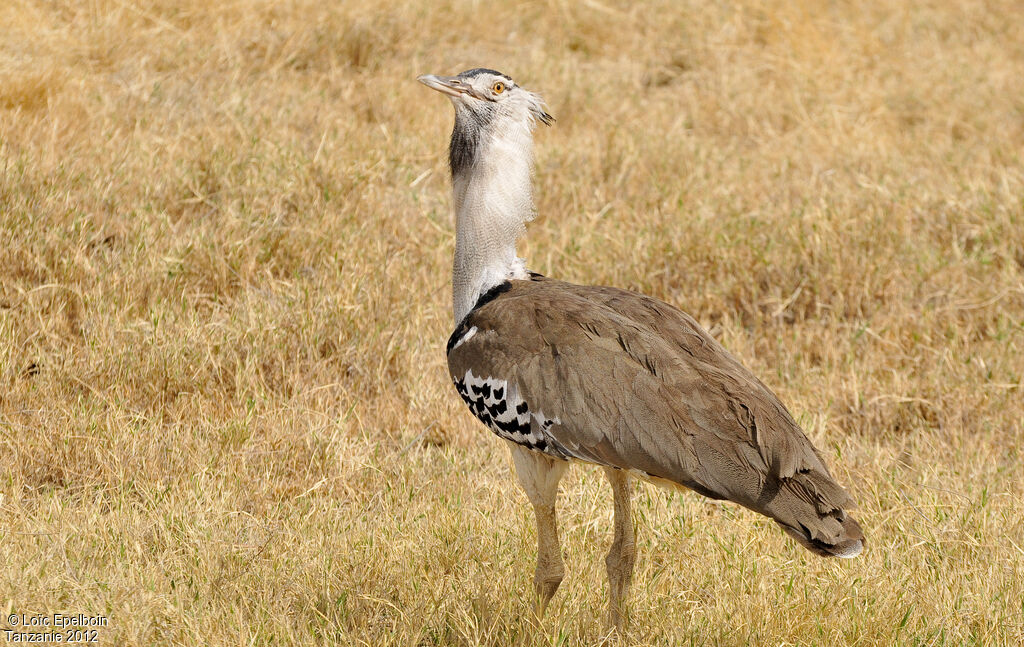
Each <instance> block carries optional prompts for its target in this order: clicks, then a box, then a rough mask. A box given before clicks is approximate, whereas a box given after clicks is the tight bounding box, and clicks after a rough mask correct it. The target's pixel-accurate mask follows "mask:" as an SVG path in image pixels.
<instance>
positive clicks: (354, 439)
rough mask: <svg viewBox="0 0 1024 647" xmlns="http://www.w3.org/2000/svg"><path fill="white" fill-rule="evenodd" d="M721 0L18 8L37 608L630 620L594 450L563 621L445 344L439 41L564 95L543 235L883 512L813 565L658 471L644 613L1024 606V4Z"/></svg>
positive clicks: (7, 143)
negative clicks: (718, 351) (731, 382)
mask: <svg viewBox="0 0 1024 647" xmlns="http://www.w3.org/2000/svg"><path fill="white" fill-rule="evenodd" d="M709 4H710V3H702V2H692V3H689V4H680V3H675V2H668V1H667V0H661V2H652V3H648V4H646V5H644V6H633V5H631V4H630V3H625V2H623V3H621V4H620V5H619V6H613V5H612V4H611V3H607V2H606V3H603V4H602V3H601V2H594V1H590V2H585V3H583V4H579V5H577V4H575V3H569V2H559V1H554V0H552V1H550V2H547V3H543V2H520V3H503V4H501V5H494V6H492V5H491V4H489V3H477V2H469V1H465V0H463V1H455V2H450V3H448V4H446V5H444V6H439V7H431V8H428V7H427V5H426V3H424V4H422V5H420V4H418V3H411V2H408V3H399V2H385V3H379V2H369V1H368V0H361V1H359V0H356V1H353V2H342V3H321V2H318V1H315V0H293V1H292V2H286V3H275V2H271V1H270V0H262V1H261V0H237V1H234V2H222V3H208V2H205V1H200V0H140V1H134V0H92V1H91V2H58V1H53V0H13V1H8V2H3V3H0V25H4V27H3V28H2V30H0V31H2V32H3V33H2V36H0V465H2V470H3V471H2V475H3V479H2V481H0V518H2V520H3V522H2V525H0V560H2V563H3V564H4V565H5V568H4V572H3V574H2V575H0V602H3V603H4V604H5V605H6V607H5V609H6V611H7V612H12V611H13V612H18V613H25V614H34V613H47V612H52V611H56V610H62V611H67V612H82V613H100V614H105V615H108V616H109V617H110V626H109V627H108V628H107V629H105V630H103V631H102V632H101V634H100V639H101V642H103V643H104V644H117V645H199V644H207V645H229V644H230V645H242V644H246V645H249V644H254V645H260V644H271V643H273V644H278V645H309V644H331V645H333V644H338V645H349V644H366V645H392V644H394V645H423V644H445V645H447V644H489V645H534V644H552V645H554V644H558V645H571V644H581V643H582V644H587V643H593V642H595V641H597V640H598V639H599V638H600V636H601V631H602V626H601V618H600V615H599V613H597V612H596V611H595V609H598V608H600V607H601V606H602V605H603V604H604V600H605V579H604V569H603V560H602V557H603V554H604V552H605V550H606V547H607V545H608V544H609V541H610V537H609V533H610V517H611V506H610V495H609V493H608V489H607V485H606V484H605V483H604V482H603V479H602V475H601V474H600V473H599V472H598V471H596V470H593V469H586V468H576V469H574V470H573V472H572V476H570V477H569V478H568V479H566V481H565V484H564V487H563V499H562V505H561V509H562V517H563V519H564V529H565V533H564V535H565V537H564V545H565V550H566V561H567V566H568V571H569V575H568V577H567V579H566V582H565V583H564V584H563V588H562V589H561V591H560V592H559V594H558V596H557V597H556V598H555V601H554V603H553V606H552V609H551V612H550V614H549V616H548V617H547V618H546V620H545V621H544V624H543V626H542V627H541V628H540V629H539V630H538V629H535V628H533V627H531V625H530V624H529V622H527V620H526V618H527V617H528V613H529V611H528V609H529V603H530V596H529V592H530V578H531V576H532V569H533V555H534V550H533V532H534V530H533V519H532V513H531V511H530V509H529V506H528V505H527V504H526V502H525V498H524V496H523V495H522V494H521V493H520V492H519V490H518V488H517V486H516V485H515V481H514V479H513V477H512V475H511V473H510V461H509V460H508V457H507V454H506V452H505V449H504V447H502V446H501V444H500V443H499V442H498V441H497V440H496V439H495V438H493V437H491V436H490V435H489V434H487V433H485V432H483V431H482V430H481V429H480V427H479V426H478V425H477V424H476V423H475V422H474V421H473V420H472V419H471V416H470V415H469V414H468V413H467V412H466V411H465V410H464V408H463V406H462V404H461V403H460V402H459V401H458V399H457V398H456V397H455V394H454V391H453V390H452V389H451V387H450V385H449V384H448V381H447V378H446V373H445V369H444V364H443V362H444V358H443V352H442V348H443V343H444V340H445V338H446V337H447V334H448V330H449V328H450V321H449V316H450V315H449V299H450V288H449V286H448V284H447V282H448V268H449V263H450V260H449V259H450V254H451V251H452V226H451V218H450V200H449V194H448V183H447V174H446V170H445V166H444V160H445V157H444V147H445V145H446V141H447V133H448V129H449V127H450V123H451V114H450V113H451V109H450V107H449V106H448V105H447V102H446V101H444V100H443V99H442V98H441V97H439V96H436V95H435V94H433V93H430V92H429V91H428V90H426V89H425V88H423V87H422V86H420V85H418V84H417V83H415V82H414V80H413V79H414V78H415V76H416V75H417V74H419V73H424V72H437V73H453V72H455V71H458V70H460V69H463V68H466V67H470V66H476V65H486V66H489V67H495V68H498V69H501V70H503V71H506V72H508V73H510V74H512V75H513V76H515V77H516V78H517V79H518V80H519V81H520V82H522V83H523V84H524V85H526V86H527V87H530V88H533V89H536V90H539V91H541V92H543V93H544V94H545V95H546V97H547V98H548V100H549V103H550V105H551V108H552V112H553V113H554V114H555V115H556V116H557V117H558V119H559V121H558V123H557V124H556V126H555V127H554V128H552V129H545V130H543V131H542V132H541V133H539V136H538V208H539V212H540V214H541V216H540V218H539V219H538V220H537V221H536V222H535V223H534V224H533V225H532V227H531V231H530V237H529V239H528V240H527V241H526V242H525V245H524V248H523V249H522V252H523V255H524V256H526V258H528V259H530V260H531V261H532V266H533V267H534V268H535V269H537V270H539V271H541V272H544V273H547V274H550V275H554V276H559V277H562V278H566V279H570V280H575V281H580V282H591V283H604V284H613V285H619V286H623V287H630V288H635V289H638V290H642V291H645V292H648V293H650V294H653V295H655V296H658V297H660V298H663V299H665V300H667V301H669V302H672V303H674V304H677V305H679V306H681V307H683V308H685V309H686V310H688V311H690V312H691V313H693V314H694V315H695V316H697V317H698V319H700V320H701V321H703V322H704V323H705V324H706V325H708V326H709V327H711V329H712V330H713V332H715V334H716V335H718V336H719V337H720V338H721V339H722V340H723V341H724V342H725V344H726V345H727V346H728V347H730V348H731V349H733V350H734V352H736V353H737V354H738V355H740V356H741V357H742V358H743V359H744V361H745V362H746V363H747V364H748V365H749V366H750V367H751V368H752V369H754V370H755V372H757V373H758V374H760V375H761V376H762V377H763V378H764V379H765V381H767V382H768V383H769V384H770V385H771V386H772V387H773V388H775V389H776V390H777V391H778V393H779V395H780V396H781V397H782V398H783V400H785V401H786V402H787V403H789V405H790V407H791V409H792V410H793V412H794V414H795V415H796V416H797V418H798V419H799V420H800V421H801V422H802V423H803V424H804V426H805V427H806V429H807V430H808V433H809V435H811V436H812V438H813V439H814V440H815V442H816V443H817V444H818V446H819V447H821V448H822V449H823V451H824V452H825V453H826V455H827V456H828V459H829V461H830V462H831V463H832V464H833V465H834V466H835V472H836V473H837V476H838V477H839V478H840V480H841V481H842V482H844V483H847V484H849V485H850V486H851V489H852V491H853V493H854V495H855V497H856V498H857V499H858V501H859V502H860V511H859V517H860V519H861V520H862V522H863V524H864V527H865V530H866V531H867V533H868V536H869V538H870V542H871V543H870V545H869V550H868V551H867V552H866V554H865V555H864V556H863V557H862V558H860V559H857V560H854V561H852V562H841V563H840V562H834V561H824V560H819V559H817V558H815V557H813V556H811V555H810V554H808V553H806V552H805V551H803V550H802V549H800V548H798V547H796V546H795V545H794V544H793V543H792V542H790V541H788V540H786V539H785V538H784V537H783V536H782V533H780V532H778V530H777V529H776V528H775V527H774V526H773V525H772V524H770V523H769V522H767V521H766V520H764V519H761V518H757V517H755V516H754V515H753V514H751V513H748V512H746V511H744V510H741V509H738V508H735V507H733V506H730V505H716V504H711V503H708V502H707V501H705V500H703V499H701V498H700V497H698V496H696V495H683V494H672V493H667V492H664V491H661V490H657V489H654V488H651V487H648V486H643V487H641V488H640V490H639V492H638V494H637V500H636V508H637V512H638V525H639V542H640V544H639V554H640V559H639V563H638V569H637V575H636V586H635V589H634V595H633V597H632V604H631V609H632V617H633V622H632V630H631V633H630V636H629V638H628V641H627V642H629V643H635V644H704V645H719V644H721V645H738V644H752V645H769V644H772V645H781V644H787V645H791V644H802V645H838V644H849V645H890V644H921V645H940V644H945V645H960V644H968V645H971V644H978V645H989V644H993V645H1012V644H1019V641H1021V640H1022V639H1024V617H1022V616H1024V604H1022V602H1021V600H1022V599H1024V502H1022V497H1024V466H1022V460H1024V456H1022V451H1021V443H1022V440H1024V394H1022V389H1021V378H1022V375H1024V355H1022V350H1024V201H1022V196H1024V170H1022V169H1024V164H1022V151H1024V81H1022V80H1024V32H1021V30H1020V29H1019V20H1017V19H1016V18H1017V17H1019V6H1018V5H1017V4H1016V3H1015V2H1012V1H1006V2H1002V3H993V2H980V1H979V2H952V3H942V2H934V3H933V2H915V3H903V6H902V7H893V6H891V5H892V3H876V4H871V5H864V4H862V3H845V2H839V3H830V4H828V5H823V4H821V3H817V2H808V1H805V2H799V1H798V2H753V3H750V4H749V5H744V6H739V5H731V4H727V5H723V6H718V7H712V6H706V5H709ZM424 440H433V441H435V442H436V443H439V444H429V443H424V442H422V441H424ZM5 615H6V614H5ZM5 626H6V625H5Z"/></svg>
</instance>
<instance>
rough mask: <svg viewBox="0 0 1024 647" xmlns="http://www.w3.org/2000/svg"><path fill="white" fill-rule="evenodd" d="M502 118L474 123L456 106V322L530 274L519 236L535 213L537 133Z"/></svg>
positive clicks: (453, 159)
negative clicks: (487, 296)
mask: <svg viewBox="0 0 1024 647" xmlns="http://www.w3.org/2000/svg"><path fill="white" fill-rule="evenodd" d="M467 112H468V111H467ZM503 121H504V122H503V123H501V127H500V128H495V127H493V125H494V124H493V122H492V124H480V123H478V122H474V119H473V117H472V115H470V114H464V113H463V110H460V109H456V116H455V131H454V132H453V133H452V142H451V153H450V162H451V167H452V189H453V194H454V202H455V220H456V222H455V227H456V234H455V260H454V263H453V267H452V291H453V300H454V303H453V313H454V315H455V322H456V324H457V323H458V322H460V321H462V319H463V318H464V317H465V316H466V315H467V314H469V311H470V310H471V309H472V308H473V304H475V303H476V301H477V299H479V298H480V295H482V294H484V293H485V292H487V291H488V290H489V289H491V288H493V287H494V286H496V285H500V284H501V283H502V282H504V281H506V280H508V279H525V278H527V277H528V274H527V272H526V268H525V265H524V263H523V260H522V259H521V258H519V257H517V256H516V240H517V239H518V238H519V237H520V236H521V235H522V234H523V233H525V231H526V223H527V222H528V221H530V220H533V216H534V208H533V195H532V189H531V182H530V179H531V171H532V168H533V135H532V132H531V127H530V126H531V124H530V123H522V124H520V123H514V122H511V121H510V120H507V121H506V120H503ZM460 122H461V123H460ZM467 122H470V123H467ZM489 125H490V126H491V127H488V126H489Z"/></svg>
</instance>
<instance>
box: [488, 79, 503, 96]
mask: <svg viewBox="0 0 1024 647" xmlns="http://www.w3.org/2000/svg"><path fill="white" fill-rule="evenodd" d="M491 91H492V92H494V94H501V93H502V92H504V91H505V84H504V83H502V82H501V81H498V82H497V83H495V84H494V85H492V86H491Z"/></svg>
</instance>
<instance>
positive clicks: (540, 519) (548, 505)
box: [509, 443, 569, 617]
mask: <svg viewBox="0 0 1024 647" xmlns="http://www.w3.org/2000/svg"><path fill="white" fill-rule="evenodd" d="M509 444H510V445H511V447H512V459H513V460H514V461H515V464H516V473H517V474H518V475H519V483H520V484H521V485H522V486H523V490H525V491H526V496H527V497H528V498H529V499H530V503H532V504H533V511H534V512H535V513H536V515H537V570H536V571H535V572H534V576H533V587H534V589H535V590H536V592H537V615H538V617H540V616H543V615H544V610H545V609H547V606H548V602H550V601H551V597H552V596H553V595H554V594H555V591H557V590H558V585H559V584H561V583H562V578H563V577H564V576H565V566H564V564H563V563H562V548H561V545H560V544H559V542H558V520H557V518H556V516H555V499H556V498H557V496H558V481H559V480H560V479H561V478H562V475H563V474H565V470H566V469H567V468H568V467H569V463H568V462H566V461H563V460H559V459H557V458H551V457H549V456H546V455H544V454H541V453H540V452H535V451H532V450H529V449H526V448H525V447H523V446H521V445H516V444H514V443H509Z"/></svg>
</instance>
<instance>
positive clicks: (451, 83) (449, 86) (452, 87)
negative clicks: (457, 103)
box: [416, 74, 470, 97]
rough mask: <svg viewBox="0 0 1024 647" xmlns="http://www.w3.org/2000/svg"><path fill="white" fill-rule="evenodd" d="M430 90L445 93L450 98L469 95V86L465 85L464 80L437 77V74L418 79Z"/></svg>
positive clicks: (452, 77) (425, 75)
mask: <svg viewBox="0 0 1024 647" xmlns="http://www.w3.org/2000/svg"><path fill="white" fill-rule="evenodd" d="M416 80H417V81H419V82H420V83H422V84H423V85H425V86H427V87H428V88H432V89H434V90H437V91H438V92H443V93H444V94H447V95H448V96H450V97H459V96H462V95H464V94H469V93H470V91H469V86H468V85H467V84H465V83H463V81H462V79H460V78H458V77H455V76H437V75H435V74H424V75H423V76H421V77H419V78H417V79H416Z"/></svg>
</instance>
